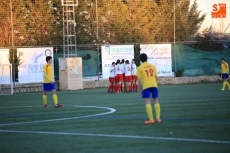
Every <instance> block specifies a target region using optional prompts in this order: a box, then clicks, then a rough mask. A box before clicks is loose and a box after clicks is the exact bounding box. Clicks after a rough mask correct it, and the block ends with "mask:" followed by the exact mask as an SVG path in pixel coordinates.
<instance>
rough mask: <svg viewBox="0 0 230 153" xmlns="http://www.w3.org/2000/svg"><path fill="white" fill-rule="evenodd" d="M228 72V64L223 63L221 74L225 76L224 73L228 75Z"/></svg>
mask: <svg viewBox="0 0 230 153" xmlns="http://www.w3.org/2000/svg"><path fill="white" fill-rule="evenodd" d="M228 72H229V68H228V63H226V62H223V63H221V73H222V74H224V73H227V74H228Z"/></svg>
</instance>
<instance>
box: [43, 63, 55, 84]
mask: <svg viewBox="0 0 230 153" xmlns="http://www.w3.org/2000/svg"><path fill="white" fill-rule="evenodd" d="M43 73H44V77H45V78H46V79H47V80H49V81H50V82H53V81H52V79H51V78H49V76H48V75H47V72H46V66H44V67H43Z"/></svg>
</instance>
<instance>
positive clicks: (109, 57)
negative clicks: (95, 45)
mask: <svg viewBox="0 0 230 153" xmlns="http://www.w3.org/2000/svg"><path fill="white" fill-rule="evenodd" d="M101 55H102V56H101V57H102V77H103V79H108V78H109V71H110V67H111V65H112V62H116V61H117V60H118V59H119V60H122V59H124V60H129V62H131V61H132V59H134V45H109V46H101Z"/></svg>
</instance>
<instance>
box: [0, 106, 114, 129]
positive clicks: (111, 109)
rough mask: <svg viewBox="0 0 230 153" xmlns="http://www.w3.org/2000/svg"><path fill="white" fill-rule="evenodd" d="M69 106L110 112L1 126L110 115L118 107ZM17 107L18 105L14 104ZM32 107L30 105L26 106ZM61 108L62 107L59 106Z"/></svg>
mask: <svg viewBox="0 0 230 153" xmlns="http://www.w3.org/2000/svg"><path fill="white" fill-rule="evenodd" d="M67 106H74V107H83V108H85V107H86V108H101V109H108V110H110V111H109V112H105V113H99V114H94V115H86V116H75V117H67V118H58V119H50V120H40V121H31V122H19V123H8V124H0V126H9V125H20V124H31V123H43V122H53V121H65V120H72V119H79V118H87V117H95V116H102V115H108V114H112V113H114V112H116V109H114V108H109V107H98V106H78V105H67ZM13 107H17V106H13ZM25 107H30V106H25ZM58 109H61V108H58Z"/></svg>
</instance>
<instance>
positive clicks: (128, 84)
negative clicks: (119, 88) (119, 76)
mask: <svg viewBox="0 0 230 153" xmlns="http://www.w3.org/2000/svg"><path fill="white" fill-rule="evenodd" d="M131 81H132V77H131V76H128V78H127V91H128V92H130V91H131V90H130V86H131Z"/></svg>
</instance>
